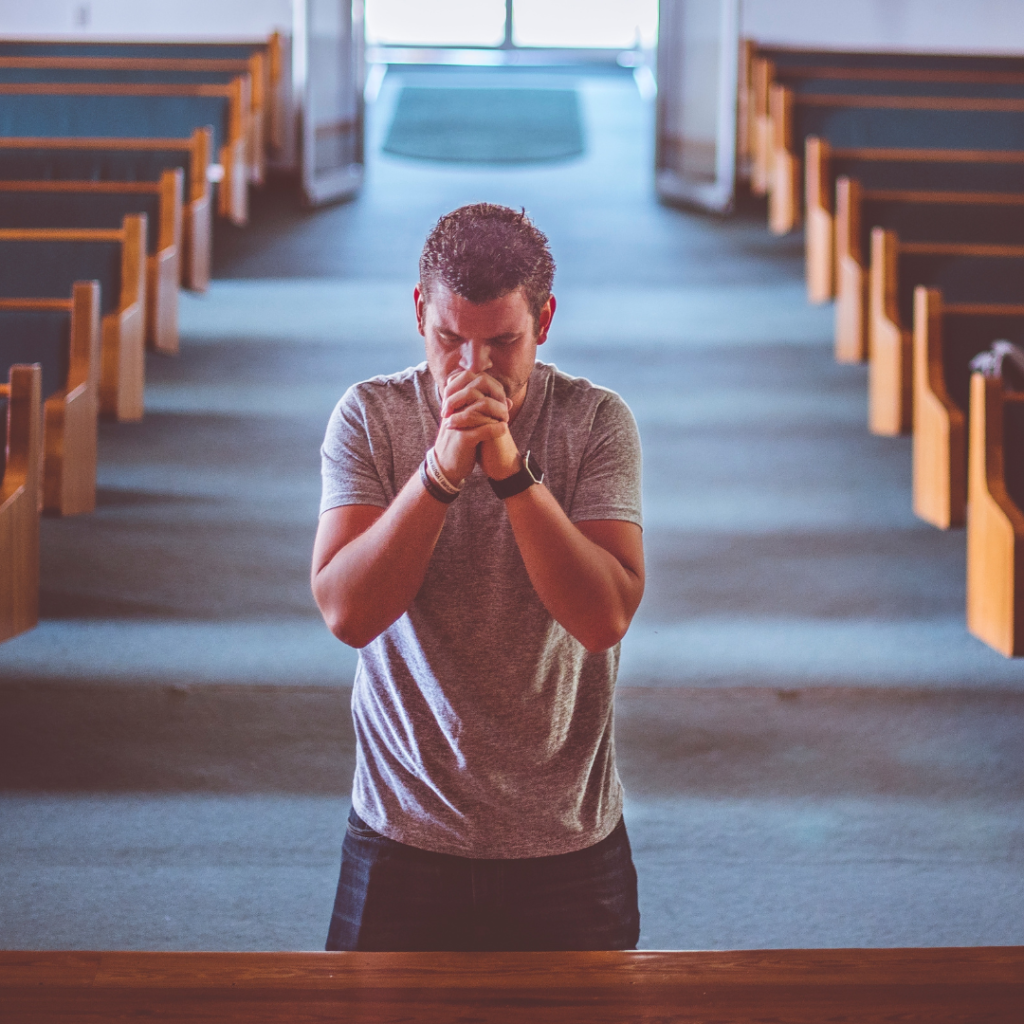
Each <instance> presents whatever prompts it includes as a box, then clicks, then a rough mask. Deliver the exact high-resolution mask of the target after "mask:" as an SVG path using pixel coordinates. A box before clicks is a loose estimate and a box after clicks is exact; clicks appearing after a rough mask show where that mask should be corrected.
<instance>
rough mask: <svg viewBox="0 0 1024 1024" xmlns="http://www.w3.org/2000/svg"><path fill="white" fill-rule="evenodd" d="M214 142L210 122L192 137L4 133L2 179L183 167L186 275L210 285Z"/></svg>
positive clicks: (130, 176) (156, 177)
mask: <svg viewBox="0 0 1024 1024" xmlns="http://www.w3.org/2000/svg"><path fill="white" fill-rule="evenodd" d="M210 146H211V133H210V130H209V129H207V128H199V129H197V130H196V131H195V132H193V133H192V136H191V138H188V139H110V138H96V139H88V138H86V139H68V138H54V139H46V138H23V139H18V138H6V139H5V138H0V181H2V180H33V181H68V182H81V181H95V182H103V181H109V182H158V181H160V180H161V179H162V177H163V174H164V172H165V171H168V170H181V172H182V174H183V176H184V201H183V205H182V230H181V246H182V252H181V258H180V261H179V262H180V264H181V281H182V284H183V285H184V286H185V287H186V288H192V289H193V290H195V291H205V290H206V289H207V288H208V287H209V284H210V249H211V241H212V225H211V216H210V215H211V205H210V188H209V181H208V176H207V170H208V167H209V163H210V159H209V154H210ZM161 223H162V221H161Z"/></svg>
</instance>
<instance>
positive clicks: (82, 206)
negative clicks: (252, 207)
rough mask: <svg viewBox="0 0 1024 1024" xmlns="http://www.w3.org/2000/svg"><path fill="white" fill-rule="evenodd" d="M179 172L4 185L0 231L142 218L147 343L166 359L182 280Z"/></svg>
mask: <svg viewBox="0 0 1024 1024" xmlns="http://www.w3.org/2000/svg"><path fill="white" fill-rule="evenodd" d="M181 183H182V174H181V170H180V169H177V170H173V171H164V173H163V174H162V175H161V179H160V181H158V182H146V181H133V182H120V181H75V182H64V181H42V182H37V181H3V180H0V227H4V228H70V227H75V228H114V227H118V226H119V225H120V224H121V223H122V221H123V219H124V217H125V216H126V215H127V214H130V213H144V214H145V215H146V225H147V230H146V235H147V238H146V252H147V261H146V273H147V284H146V340H147V342H148V344H149V347H150V348H151V349H153V350H155V351H157V352H162V353H164V354H165V355H174V354H176V353H177V352H178V282H179V280H180V277H181V268H180V252H181Z"/></svg>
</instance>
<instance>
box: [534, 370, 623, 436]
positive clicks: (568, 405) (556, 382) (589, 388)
mask: <svg viewBox="0 0 1024 1024" xmlns="http://www.w3.org/2000/svg"><path fill="white" fill-rule="evenodd" d="M537 366H538V368H539V369H540V371H541V372H542V373H543V374H544V376H545V377H546V380H547V386H546V390H547V393H548V395H549V396H550V400H551V403H552V409H553V411H555V412H556V415H560V416H563V417H566V418H568V419H569V421H570V422H580V421H579V416H580V415H581V414H582V413H584V411H586V410H589V411H590V413H591V415H593V414H594V413H596V412H597V411H598V410H600V411H601V412H602V413H604V414H609V413H610V414H611V415H618V414H624V415H626V416H630V417H631V416H632V414H631V413H630V411H629V406H628V405H627V404H626V401H625V399H624V398H623V397H622V396H621V395H620V394H619V393H618V392H617V391H613V390H612V389H611V388H609V387H605V386H604V385H602V384H595V383H594V382H593V381H592V380H589V379H588V378H587V377H574V376H573V375H572V374H569V373H566V372H565V371H564V370H560V369H559V368H558V367H557V366H555V364H554V363H541V362H538V364H537Z"/></svg>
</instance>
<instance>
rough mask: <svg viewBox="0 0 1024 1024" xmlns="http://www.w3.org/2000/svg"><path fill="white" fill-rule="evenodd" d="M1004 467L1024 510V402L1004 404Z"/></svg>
mask: <svg viewBox="0 0 1024 1024" xmlns="http://www.w3.org/2000/svg"><path fill="white" fill-rule="evenodd" d="M1018 344H1020V342H1019V341H1018ZM1003 467H1004V469H1003V472H1004V476H1005V478H1006V490H1007V493H1008V494H1009V495H1010V500H1011V501H1012V502H1013V503H1014V504H1015V505H1016V506H1017V508H1019V509H1020V510H1021V511H1022V512H1024V402H1012V403H1011V402H1007V403H1006V405H1004V406H1003Z"/></svg>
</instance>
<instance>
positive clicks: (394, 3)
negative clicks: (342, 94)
mask: <svg viewBox="0 0 1024 1024" xmlns="http://www.w3.org/2000/svg"><path fill="white" fill-rule="evenodd" d="M657 30H658V0H366V37H367V43H368V44H369V45H371V46H382V47H444V48H475V49H492V50H505V51H509V50H530V49H558V50H587V49H589V50H619V51H621V50H629V49H647V50H649V49H651V48H653V46H654V45H655V41H656V38H657Z"/></svg>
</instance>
